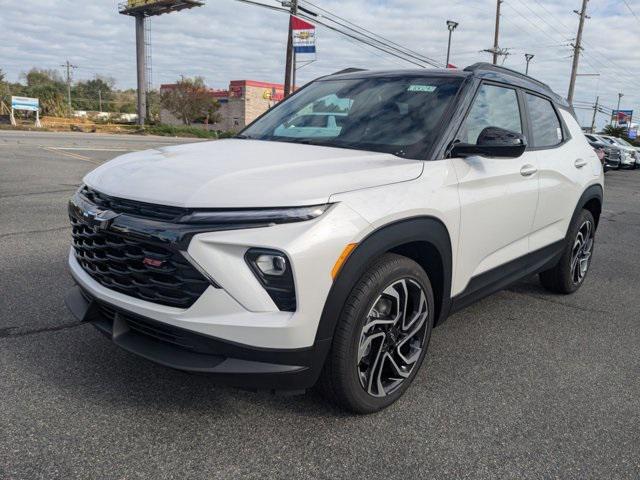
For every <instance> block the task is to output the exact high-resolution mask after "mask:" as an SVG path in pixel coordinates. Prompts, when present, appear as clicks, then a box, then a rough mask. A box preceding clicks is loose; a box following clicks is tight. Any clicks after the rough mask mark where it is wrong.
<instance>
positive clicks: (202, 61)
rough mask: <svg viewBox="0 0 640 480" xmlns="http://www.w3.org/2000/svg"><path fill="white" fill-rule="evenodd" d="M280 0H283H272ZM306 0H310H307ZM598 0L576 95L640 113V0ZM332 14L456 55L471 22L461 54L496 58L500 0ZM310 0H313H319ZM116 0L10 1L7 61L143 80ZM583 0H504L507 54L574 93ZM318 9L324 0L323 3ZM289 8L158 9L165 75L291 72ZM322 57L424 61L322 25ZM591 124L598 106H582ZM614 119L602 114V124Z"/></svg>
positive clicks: (391, 64) (371, 5) (221, 1)
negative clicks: (529, 57) (452, 25)
mask: <svg viewBox="0 0 640 480" xmlns="http://www.w3.org/2000/svg"><path fill="white" fill-rule="evenodd" d="M260 1H262V2H263V3H268V4H272V5H278V2H277V1H276V0H260ZM300 1H301V2H302V0H300ZM626 1H627V3H628V4H629V6H630V8H631V9H632V10H633V11H634V13H635V14H636V16H634V15H632V13H631V12H630V11H629V9H628V7H627V6H626V5H625V2H624V0H590V2H589V7H588V14H589V15H590V17H591V18H590V19H589V20H587V23H586V25H585V33H584V42H585V43H584V53H583V56H582V57H581V62H580V70H579V72H580V73H581V74H599V75H600V76H582V77H579V78H578V82H577V90H576V95H575V98H576V100H578V101H585V102H589V103H591V104H592V103H593V102H594V101H595V98H596V96H600V102H601V104H602V105H604V106H606V107H609V108H616V106H617V101H618V93H623V94H624V95H625V96H624V97H623V99H622V104H621V109H633V110H635V111H636V112H637V118H639V119H640V88H639V87H640V0H626ZM311 2H312V3H313V4H316V5H318V6H320V7H322V8H324V9H326V10H328V11H330V12H332V13H336V14H338V15H340V16H341V17H344V18H346V19H348V20H350V21H352V22H354V23H357V24H358V25H361V26H363V27H365V28H367V29H369V30H372V31H375V32H376V33H379V34H381V35H384V36H385V37H387V38H389V39H391V40H393V41H394V42H397V43H399V44H402V45H404V46H407V47H409V48H411V49H413V50H415V51H418V52H420V53H421V54H424V55H427V56H429V57H431V58H434V59H436V60H438V61H439V62H442V63H444V62H445V58H446V47H447V37H448V31H447V28H446V20H448V19H451V20H455V21H457V22H459V24H460V26H459V27H458V29H457V30H456V31H455V32H454V34H453V44H452V59H451V62H452V63H454V64H455V65H457V66H460V67H464V66H467V65H470V64H472V63H475V62H478V61H490V60H491V56H490V55H489V54H487V53H480V51H481V50H483V49H485V48H489V47H491V46H492V45H493V31H494V20H495V6H496V2H495V0H447V1H442V0H311ZM307 5H308V2H307ZM117 6H118V1H116V0H20V1H15V0H0V12H2V14H1V15H0V31H1V32H4V33H5V34H4V35H3V40H2V42H0V68H1V69H3V70H4V71H5V72H6V73H7V75H8V78H9V80H11V81H18V80H20V79H21V76H22V75H23V73H24V72H26V71H28V70H29V69H30V68H32V67H38V68H47V69H58V70H60V71H61V73H62V67H61V65H62V64H63V63H64V62H65V61H66V60H67V59H69V60H70V61H71V63H73V64H74V65H77V66H78V68H77V69H76V70H74V80H84V79H89V78H93V77H94V76H96V75H101V76H108V77H112V78H114V79H115V80H116V84H117V86H118V87H120V88H128V87H135V72H136V70H135V44H134V20H133V19H132V18H131V17H127V16H124V15H119V14H118V13H117ZM580 6H581V0H553V1H552V0H505V1H504V3H503V5H502V16H501V26H502V28H501V40H500V46H501V47H502V48H509V49H510V50H509V51H510V55H509V56H508V57H507V58H506V60H505V63H504V65H505V66H506V67H510V68H513V69H516V70H522V71H524V68H525V60H524V54H525V53H531V54H534V55H535V58H534V59H533V61H532V63H531V67H530V74H531V75H532V76H534V77H536V78H538V79H540V80H542V81H544V82H546V83H548V84H549V85H550V86H551V87H552V88H553V89H554V90H555V91H556V92H557V93H559V94H561V95H563V96H566V94H567V89H568V84H569V74H570V70H571V54H572V49H571V47H570V46H569V44H570V43H571V42H572V41H573V39H574V38H575V36H576V31H577V26H578V16H577V15H576V14H575V13H573V10H577V9H579V8H580ZM312 8H313V7H312ZM287 22H288V18H287V16H286V14H283V13H280V12H274V11H269V10H266V9H262V8H258V7H254V6H249V5H245V4H242V3H239V2H236V1H234V0H207V1H206V6H204V7H200V8H195V9H192V10H186V11H183V12H180V13H173V14H169V15H164V16H161V17H155V18H153V19H152V20H151V35H152V57H153V77H152V78H153V84H154V85H155V86H159V85H160V84H162V83H170V82H174V81H175V80H176V79H177V78H179V77H180V75H185V76H195V75H198V76H202V77H204V78H205V80H206V82H207V84H208V85H209V86H211V87H214V88H225V87H226V86H227V85H228V83H229V81H230V80H240V79H252V80H262V81H270V82H279V83H280V82H282V81H283V77H284V73H283V72H284V61H285V45H286V39H287V35H286V29H287ZM317 37H318V53H317V56H316V61H315V62H314V63H312V64H310V65H308V66H306V67H304V68H302V69H301V70H300V71H299V72H298V79H299V84H300V83H306V82H308V81H310V80H312V79H314V78H316V77H318V76H321V75H325V74H328V73H332V72H335V71H338V70H341V69H343V68H347V67H361V68H366V69H372V70H373V69H398V68H412V65H410V64H408V63H406V62H403V61H401V60H398V59H396V58H393V57H390V56H388V55H386V54H384V53H381V52H378V51H376V50H372V49H371V48H369V47H366V46H363V45H361V44H359V43H357V42H355V41H353V40H351V39H349V38H347V37H344V36H341V35H340V34H338V33H335V32H332V31H330V30H328V29H326V28H324V27H321V26H319V28H318V31H317ZM577 113H578V116H579V119H580V121H581V123H582V124H583V125H590V123H591V115H592V112H590V111H588V110H580V109H579V110H577ZM607 122H608V119H607V118H606V117H605V116H604V115H599V116H598V122H597V123H598V125H599V126H602V125H604V124H605V123H607Z"/></svg>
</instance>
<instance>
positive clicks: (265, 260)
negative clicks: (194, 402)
mask: <svg viewBox="0 0 640 480" xmlns="http://www.w3.org/2000/svg"><path fill="white" fill-rule="evenodd" d="M256 266H257V267H258V268H259V269H260V271H261V272H262V273H264V274H265V275H275V276H278V277H281V276H282V275H284V274H285V272H286V271H287V259H286V258H284V257H283V256H282V255H260V256H259V257H258V258H257V259H256Z"/></svg>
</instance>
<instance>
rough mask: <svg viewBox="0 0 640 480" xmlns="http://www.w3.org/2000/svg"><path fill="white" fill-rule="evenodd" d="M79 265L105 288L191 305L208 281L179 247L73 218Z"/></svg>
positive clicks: (151, 298)
mask: <svg viewBox="0 0 640 480" xmlns="http://www.w3.org/2000/svg"><path fill="white" fill-rule="evenodd" d="M71 224H72V226H73V229H72V232H73V233H72V234H73V248H74V253H75V257H76V259H77V260H78V263H79V264H80V266H81V267H82V268H83V269H84V271H85V272H87V273H88V274H89V275H90V276H91V278H93V279H94V280H96V281H97V282H98V283H100V284H101V285H103V286H104V287H106V288H109V289H111V290H115V291H117V292H120V293H123V294H125V295H130V296H132V297H135V298H139V299H141V300H146V301H149V302H153V303H157V304H161V305H166V306H170V307H177V308H188V307H190V306H191V305H193V304H194V303H195V301H196V300H197V299H198V298H199V297H200V295H202V294H203V293H204V291H205V290H206V289H207V288H208V287H209V285H210V283H209V281H208V280H207V279H206V278H205V277H204V276H203V275H202V274H201V273H200V272H199V271H198V270H196V269H195V268H194V267H193V265H191V263H189V262H188V261H187V260H186V259H185V258H184V256H183V255H182V254H181V253H180V252H179V251H174V250H172V249H170V248H167V247H165V246H162V245H157V244H155V243H151V242H146V241H144V240H140V239H137V238H135V237H134V236H130V235H127V234H121V233H115V232H112V231H108V230H102V229H100V228H99V227H95V226H91V225H89V224H88V223H86V222H84V221H83V220H81V219H78V218H75V217H73V216H72V217H71Z"/></svg>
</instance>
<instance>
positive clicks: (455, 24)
mask: <svg viewBox="0 0 640 480" xmlns="http://www.w3.org/2000/svg"><path fill="white" fill-rule="evenodd" d="M458 25H460V24H459V23H458V22H454V21H453V20H447V29H448V30H449V43H448V44H447V68H449V65H450V62H449V60H450V59H451V36H452V35H453V31H454V30H455V29H456V28H458Z"/></svg>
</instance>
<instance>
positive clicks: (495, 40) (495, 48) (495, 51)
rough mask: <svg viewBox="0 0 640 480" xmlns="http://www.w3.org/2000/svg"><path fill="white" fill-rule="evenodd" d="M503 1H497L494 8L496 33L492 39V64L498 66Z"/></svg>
mask: <svg viewBox="0 0 640 480" xmlns="http://www.w3.org/2000/svg"><path fill="white" fill-rule="evenodd" d="M503 1H504V0H498V4H497V6H496V32H495V35H494V37H493V64H494V65H497V64H498V52H499V50H500V47H499V46H498V45H499V43H500V6H501V5H502V2H503Z"/></svg>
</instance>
